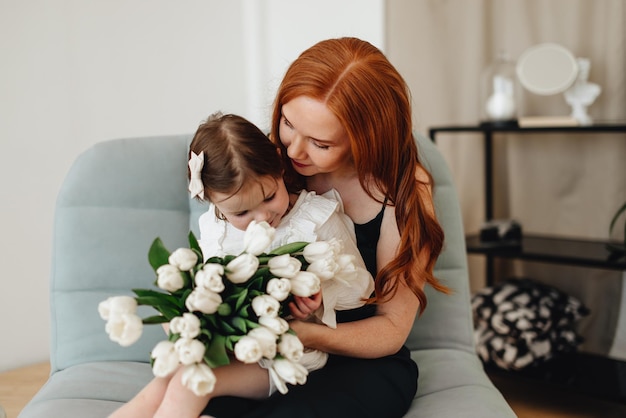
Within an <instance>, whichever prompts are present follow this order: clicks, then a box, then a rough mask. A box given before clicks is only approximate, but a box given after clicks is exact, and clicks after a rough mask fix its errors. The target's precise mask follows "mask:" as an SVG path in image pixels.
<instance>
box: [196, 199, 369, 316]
mask: <svg viewBox="0 0 626 418" xmlns="http://www.w3.org/2000/svg"><path fill="white" fill-rule="evenodd" d="M199 226H200V239H199V240H198V242H199V244H200V248H201V249H202V253H203V254H204V257H205V258H209V257H213V256H218V257H223V256H225V255H229V254H231V255H238V254H240V253H241V252H242V251H243V236H244V231H241V230H239V229H236V228H234V227H233V226H232V224H230V223H229V222H226V221H223V220H221V219H218V218H217V217H216V216H215V206H214V205H213V204H210V206H209V209H208V211H207V212H205V213H203V214H202V215H201V216H200V219H199ZM331 238H336V239H338V240H341V241H342V244H343V253H344V254H350V255H353V256H354V264H355V266H356V268H357V272H358V274H357V275H356V278H355V279H354V280H352V281H351V282H350V283H349V284H347V283H343V282H340V281H338V280H326V281H323V282H322V300H323V303H322V307H321V308H320V310H319V312H316V317H317V318H318V319H319V320H320V321H321V322H322V323H324V324H326V325H328V326H329V327H332V328H335V327H336V326H337V320H336V316H335V310H347V309H354V308H358V307H361V306H363V304H364V302H363V299H365V298H368V297H369V296H370V295H371V294H372V292H373V290H374V280H373V279H372V276H371V275H370V274H369V272H368V271H367V269H366V268H365V263H364V262H363V258H362V257H361V254H360V253H359V250H358V248H357V246H356V238H355V235H354V225H353V223H352V221H351V220H350V218H349V217H348V216H347V215H345V214H344V213H343V203H342V202H341V198H340V196H339V194H338V193H337V191H335V190H330V191H328V192H327V193H324V194H323V195H317V194H316V193H315V192H308V191H302V192H300V195H299V196H298V199H297V201H296V203H295V204H294V205H293V208H292V209H291V210H290V211H289V213H287V214H286V215H285V216H284V217H283V219H282V221H281V223H280V225H279V226H278V228H276V234H275V237H274V242H273V243H272V245H271V247H270V248H277V247H279V246H281V245H284V244H288V243H291V242H296V241H304V242H314V241H326V240H329V239H331Z"/></svg>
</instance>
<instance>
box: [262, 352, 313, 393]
mask: <svg viewBox="0 0 626 418" xmlns="http://www.w3.org/2000/svg"><path fill="white" fill-rule="evenodd" d="M269 372H270V377H271V378H272V380H273V381H274V383H275V384H276V387H277V389H278V391H279V392H280V393H282V394H283V395H284V394H285V393H287V391H288V390H287V385H286V384H285V382H287V383H290V384H292V385H296V384H299V385H303V384H305V383H306V378H307V376H308V374H309V372H308V371H307V369H306V368H305V367H304V366H302V365H300V364H298V363H295V362H293V361H291V360H288V359H286V358H281V359H276V360H274V362H273V363H272V367H271V368H270V369H269Z"/></svg>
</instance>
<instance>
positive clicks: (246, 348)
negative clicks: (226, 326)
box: [234, 335, 263, 364]
mask: <svg viewBox="0 0 626 418" xmlns="http://www.w3.org/2000/svg"><path fill="white" fill-rule="evenodd" d="M234 351H235V357H236V358H237V360H239V361H241V362H242V363H248V364H249V363H256V362H257V361H259V360H261V357H263V352H262V350H261V344H260V343H259V340H257V339H256V338H252V337H250V336H248V335H246V336H243V337H241V339H240V340H239V341H237V343H236V344H235V349H234Z"/></svg>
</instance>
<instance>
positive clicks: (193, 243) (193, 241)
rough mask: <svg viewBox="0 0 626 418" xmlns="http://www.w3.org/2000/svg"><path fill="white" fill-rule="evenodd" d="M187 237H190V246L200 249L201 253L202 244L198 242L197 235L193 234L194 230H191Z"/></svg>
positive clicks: (193, 248)
mask: <svg viewBox="0 0 626 418" xmlns="http://www.w3.org/2000/svg"><path fill="white" fill-rule="evenodd" d="M187 238H188V239H189V248H191V249H192V250H198V251H200V253H202V249H201V248H200V244H199V243H198V240H197V239H196V236H195V235H194V234H193V231H189V235H188V237H187Z"/></svg>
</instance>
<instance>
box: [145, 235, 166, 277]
mask: <svg viewBox="0 0 626 418" xmlns="http://www.w3.org/2000/svg"><path fill="white" fill-rule="evenodd" d="M169 256H170V252H169V250H168V249H167V248H165V245H163V241H161V238H155V240H154V241H153V242H152V245H151V246H150V250H149V251H148V261H149V262H150V265H151V266H152V268H153V269H154V271H156V270H157V269H158V268H159V267H161V266H162V265H164V264H167V263H168V260H167V259H168V258H169Z"/></svg>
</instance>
